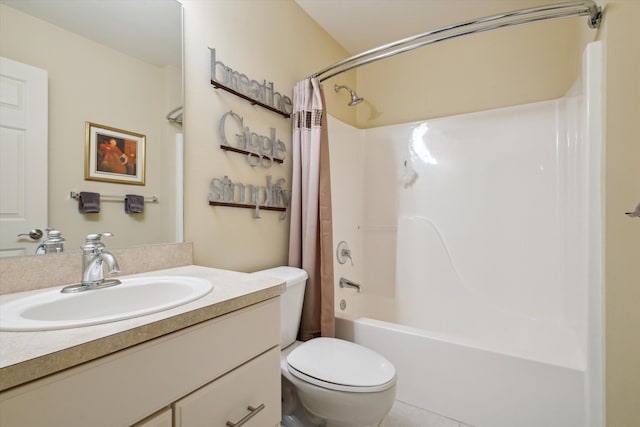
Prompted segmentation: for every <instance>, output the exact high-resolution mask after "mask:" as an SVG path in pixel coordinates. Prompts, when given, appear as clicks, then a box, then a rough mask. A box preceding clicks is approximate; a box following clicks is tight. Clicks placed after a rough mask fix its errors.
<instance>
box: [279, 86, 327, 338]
mask: <svg viewBox="0 0 640 427" xmlns="http://www.w3.org/2000/svg"><path fill="white" fill-rule="evenodd" d="M324 105H325V102H324V93H323V91H322V86H321V85H320V82H319V81H318V79H316V78H313V79H305V80H303V81H301V82H299V83H298V84H297V85H296V86H295V88H294V92H293V138H292V143H291V145H292V150H291V151H292V158H293V178H292V185H291V192H292V195H291V226H290V234H289V265H290V266H294V267H300V268H302V269H304V270H305V271H306V272H307V273H308V274H309V279H308V281H307V287H306V289H305V295H304V304H303V306H302V319H301V322H300V336H299V338H300V339H301V340H303V341H306V340H309V339H311V338H315V337H318V336H329V337H332V336H334V329H335V321H334V303H333V250H332V247H333V236H332V224H331V187H330V176H329V140H328V131H327V117H326V114H325V112H324Z"/></svg>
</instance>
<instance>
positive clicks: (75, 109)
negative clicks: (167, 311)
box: [0, 0, 183, 255]
mask: <svg viewBox="0 0 640 427" xmlns="http://www.w3.org/2000/svg"><path fill="white" fill-rule="evenodd" d="M0 40H3V43H0V56H2V57H4V58H8V59H10V60H13V61H18V62H20V63H23V64H27V65H30V66H33V67H37V68H40V69H43V70H45V71H46V72H47V82H48V89H47V92H48V101H46V104H47V105H48V114H47V116H48V127H47V135H48V142H47V144H46V145H47V150H48V161H47V162H46V164H47V170H48V172H47V183H46V185H47V188H48V191H47V194H46V195H37V196H39V197H40V198H44V197H45V196H46V199H47V200H48V202H47V203H46V209H47V211H48V212H47V220H46V221H47V223H45V224H27V225H24V228H25V230H23V231H21V232H24V233H27V234H28V233H29V231H30V230H31V229H35V228H38V229H44V228H45V227H52V228H55V229H57V230H60V231H61V232H62V236H63V237H64V238H65V239H66V246H65V251H67V250H75V249H78V247H79V246H80V245H81V244H82V242H83V241H84V237H85V236H86V235H87V234H90V233H98V232H106V231H109V232H112V233H113V234H114V237H113V239H111V240H110V241H107V242H106V244H107V246H108V247H127V246H134V245H142V244H154V243H170V242H175V241H177V240H179V239H181V227H179V226H177V225H176V206H177V205H181V202H182V199H181V197H182V196H181V189H180V190H179V191H178V190H177V189H176V168H177V170H178V172H180V170H181V166H180V165H179V163H178V161H180V159H181V152H180V151H179V150H180V147H181V133H182V128H181V124H179V123H177V122H176V121H175V120H174V121H172V120H169V119H168V118H172V119H176V118H178V116H179V115H180V114H181V106H182V105H183V102H182V4H181V3H179V2H178V1H176V0H154V1H148V0H122V1H104V0H102V1H74V0H27V1H25V0H0ZM176 109H179V110H178V111H174V110H176ZM169 113H173V114H172V115H169ZM88 122H89V123H94V124H100V125H103V126H107V127H110V128H116V129H120V130H124V131H126V132H129V133H133V134H142V135H144V136H145V138H146V149H145V158H144V159H143V161H144V162H145V164H144V166H145V175H146V179H145V180H144V185H134V184H131V183H127V182H124V183H121V182H97V181H94V180H86V179H85V161H86V151H87V150H85V145H86V144H85V142H86V141H85V139H86V138H85V127H86V123H88ZM176 150H178V151H176ZM25 158H26V159H28V158H29V156H28V155H27V156H25ZM137 161H142V160H141V159H139V158H138V159H137ZM81 191H88V192H96V193H100V194H101V195H102V196H107V197H103V198H102V199H101V208H100V212H99V213H90V214H88V213H80V212H79V208H78V201H77V200H75V199H73V198H72V197H71V193H72V192H81ZM32 193H33V191H32ZM24 194H25V197H26V196H29V195H33V194H30V193H29V188H28V187H27V188H25V189H24ZM126 194H138V195H142V196H145V198H146V200H148V202H147V203H145V207H144V213H141V214H140V213H139V214H131V213H125V209H124V203H123V201H124V196H125V195H126ZM111 196H115V197H111ZM152 197H156V198H157V202H152V201H151V198H152ZM16 235H17V234H16ZM12 236H13V234H12ZM22 240H27V241H28V240H30V239H28V237H27V238H23V239H22ZM32 244H33V243H32ZM0 245H2V246H4V243H0ZM2 246H0V250H1V249H2ZM33 248H34V249H26V252H25V254H26V255H31V254H33V253H34V252H35V246H33Z"/></svg>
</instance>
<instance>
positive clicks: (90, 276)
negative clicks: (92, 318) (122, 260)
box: [61, 233, 120, 292]
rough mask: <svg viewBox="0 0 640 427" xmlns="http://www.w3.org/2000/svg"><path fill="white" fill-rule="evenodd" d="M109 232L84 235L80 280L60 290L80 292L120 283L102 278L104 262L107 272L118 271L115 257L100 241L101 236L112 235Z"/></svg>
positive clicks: (81, 247)
mask: <svg viewBox="0 0 640 427" xmlns="http://www.w3.org/2000/svg"><path fill="white" fill-rule="evenodd" d="M112 236H113V234H111V233H98V234H89V235H88V236H87V237H86V240H85V242H84V245H82V246H80V249H82V281H81V282H80V284H77V285H70V286H66V287H64V288H62V291H61V292H81V291H86V290H89V289H100V288H106V287H109V286H114V285H118V284H120V280H118V279H110V280H105V279H104V266H105V264H106V266H107V268H108V270H109V273H111V274H113V273H118V272H120V266H119V265H118V261H117V260H116V257H114V256H113V254H111V253H110V252H108V251H106V250H105V249H104V248H105V246H104V243H102V241H100V238H102V237H112Z"/></svg>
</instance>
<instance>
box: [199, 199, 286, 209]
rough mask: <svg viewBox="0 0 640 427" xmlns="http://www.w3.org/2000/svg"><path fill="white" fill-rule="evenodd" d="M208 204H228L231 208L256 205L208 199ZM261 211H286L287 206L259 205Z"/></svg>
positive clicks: (250, 207) (254, 206)
mask: <svg viewBox="0 0 640 427" xmlns="http://www.w3.org/2000/svg"><path fill="white" fill-rule="evenodd" d="M209 206H228V207H231V208H247V209H254V210H255V208H256V205H247V204H245V203H229V202H212V201H209ZM260 210H261V211H278V212H286V211H287V208H283V207H279V206H263V205H260Z"/></svg>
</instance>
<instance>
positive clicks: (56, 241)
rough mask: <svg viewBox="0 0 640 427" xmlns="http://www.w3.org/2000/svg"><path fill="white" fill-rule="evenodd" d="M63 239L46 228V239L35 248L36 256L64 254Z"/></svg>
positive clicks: (52, 230)
mask: <svg viewBox="0 0 640 427" xmlns="http://www.w3.org/2000/svg"><path fill="white" fill-rule="evenodd" d="M64 241H65V240H64V238H63V237H62V233H60V232H59V231H58V230H54V229H52V228H47V239H46V240H45V241H44V242H42V243H41V244H40V245H38V247H37V248H36V255H44V254H59V253H61V252H64Z"/></svg>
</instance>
